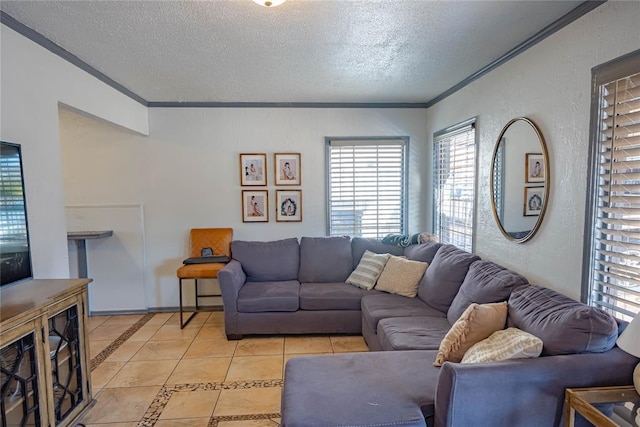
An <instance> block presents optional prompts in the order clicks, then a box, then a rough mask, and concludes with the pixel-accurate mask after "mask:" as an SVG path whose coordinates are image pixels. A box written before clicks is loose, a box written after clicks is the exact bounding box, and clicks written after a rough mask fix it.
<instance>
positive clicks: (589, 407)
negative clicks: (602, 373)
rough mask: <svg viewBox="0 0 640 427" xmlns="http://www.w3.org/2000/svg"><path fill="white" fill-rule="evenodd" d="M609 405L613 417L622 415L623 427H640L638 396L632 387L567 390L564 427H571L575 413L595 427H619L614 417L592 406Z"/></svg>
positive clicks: (639, 399) (639, 400) (639, 401)
mask: <svg viewBox="0 0 640 427" xmlns="http://www.w3.org/2000/svg"><path fill="white" fill-rule="evenodd" d="M598 403H611V404H613V405H614V417H615V416H618V417H620V415H619V413H620V411H616V408H618V409H621V412H622V413H624V414H625V415H623V417H624V418H623V419H625V418H626V419H625V421H626V424H622V425H624V426H632V427H636V426H640V395H639V394H638V392H637V391H636V389H635V388H634V387H633V386H619V387H590V388H568V389H567V390H566V391H565V399H564V425H565V427H573V426H574V424H575V416H576V412H577V413H579V414H580V415H582V416H583V417H584V418H586V419H587V420H588V421H589V422H591V423H592V424H593V425H595V426H598V427H600V426H602V427H619V426H620V425H621V424H618V423H617V422H616V420H615V419H614V417H611V416H608V415H606V414H604V413H602V412H601V411H600V410H598V409H597V408H596V407H595V406H593V404H598Z"/></svg>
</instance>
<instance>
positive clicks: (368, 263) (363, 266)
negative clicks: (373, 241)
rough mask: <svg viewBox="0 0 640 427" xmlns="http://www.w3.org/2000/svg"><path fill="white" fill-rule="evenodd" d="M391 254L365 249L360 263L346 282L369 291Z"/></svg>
mask: <svg viewBox="0 0 640 427" xmlns="http://www.w3.org/2000/svg"><path fill="white" fill-rule="evenodd" d="M390 256H391V255H390V254H375V253H373V252H371V251H365V252H364V255H362V258H361V259H360V263H358V266H357V267H356V269H355V270H353V273H351V275H349V277H348V278H347V280H346V282H347V283H349V284H351V285H353V286H357V287H359V288H362V289H366V290H368V291H369V290H371V289H373V287H374V286H375V285H376V282H377V281H378V277H380V273H382V270H383V269H384V266H385V265H386V264H387V260H388V259H389V257H390Z"/></svg>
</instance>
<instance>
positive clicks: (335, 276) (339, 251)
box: [298, 236, 353, 283]
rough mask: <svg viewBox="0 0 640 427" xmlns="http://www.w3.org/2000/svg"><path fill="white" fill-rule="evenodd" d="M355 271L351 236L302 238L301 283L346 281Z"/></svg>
mask: <svg viewBox="0 0 640 427" xmlns="http://www.w3.org/2000/svg"><path fill="white" fill-rule="evenodd" d="M351 271H353V260H352V258H351V240H350V239H349V237H346V236H340V237H303V238H302V239H300V274H299V275H298V277H299V280H300V283H318V282H323V283H329V282H344V281H345V280H347V277H349V274H351Z"/></svg>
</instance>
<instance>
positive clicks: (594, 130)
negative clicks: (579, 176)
mask: <svg viewBox="0 0 640 427" xmlns="http://www.w3.org/2000/svg"><path fill="white" fill-rule="evenodd" d="M638 60H640V49H638V50H635V51H633V52H630V53H628V54H626V55H623V56H621V57H619V58H616V59H613V60H611V61H608V62H605V63H604V64H601V65H598V66H596V67H593V68H592V69H591V111H590V123H589V160H588V161H589V163H588V175H587V197H586V207H585V226H584V234H583V236H584V242H583V251H582V287H581V295H580V299H581V301H582V302H584V303H586V304H589V305H592V306H598V305H597V304H594V302H593V301H594V300H593V298H594V295H593V294H594V293H595V292H593V290H594V289H593V288H594V280H595V278H594V276H595V266H596V263H597V262H598V260H597V259H596V257H595V255H594V254H595V251H596V245H595V241H596V238H595V236H596V233H597V229H596V228H597V219H596V215H597V210H598V206H597V205H598V202H599V200H600V196H599V194H598V193H599V192H598V189H599V173H600V167H601V165H602V163H601V162H600V160H599V158H600V152H599V149H600V138H601V129H600V123H601V117H600V115H599V113H600V91H601V88H602V87H603V86H604V85H606V84H609V83H612V82H614V81H616V80H619V79H623V78H625V77H628V76H631V75H634V74H637V73H638V72H640V70H639V69H638V66H637V64H638ZM607 311H608V312H610V313H611V314H612V315H613V316H615V317H617V318H620V316H618V315H617V314H618V313H620V314H623V315H626V314H624V313H622V312H621V311H617V310H614V309H609V310H607Z"/></svg>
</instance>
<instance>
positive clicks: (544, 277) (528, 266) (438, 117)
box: [427, 1, 640, 298]
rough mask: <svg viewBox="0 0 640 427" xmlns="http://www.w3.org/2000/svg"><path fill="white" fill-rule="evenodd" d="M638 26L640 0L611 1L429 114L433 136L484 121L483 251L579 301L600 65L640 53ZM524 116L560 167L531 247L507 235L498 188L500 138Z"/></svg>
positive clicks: (554, 168) (479, 244) (554, 169)
mask: <svg viewBox="0 0 640 427" xmlns="http://www.w3.org/2000/svg"><path fill="white" fill-rule="evenodd" d="M638 22H640V3H638V2H622V1H614V2H607V3H606V4H604V5H603V6H600V7H598V8H597V9H595V10H594V11H592V12H590V13H589V14H587V15H585V16H583V17H582V18H580V19H579V20H578V21H576V22H574V23H572V24H571V25H569V26H568V27H565V28H564V29H562V30H560V31H559V32H557V33H555V34H554V35H552V36H551V37H549V38H547V39H546V40H544V41H543V42H541V43H539V44H538V45H536V46H534V47H533V48H531V49H529V50H528V51H526V52H524V53H523V54H521V55H519V56H518V57H516V58H515V59H513V60H511V61H509V62H508V63H506V64H505V65H502V66H501V67H499V68H497V69H496V70H494V71H493V72H491V73H489V74H488V75H487V76H484V77H483V78H481V79H479V80H477V81H476V82H474V83H472V84H471V85H469V86H467V87H466V88H464V89H462V90H460V91H458V92H457V93H455V94H454V95H452V96H450V97H449V98H447V99H445V100H444V101H442V102H440V103H438V104H436V105H435V106H433V107H432V108H430V109H429V110H428V115H427V126H428V133H429V135H430V136H431V135H432V134H433V133H434V132H436V131H438V130H439V129H442V128H445V127H447V126H450V125H452V124H455V123H457V122H460V121H462V120H464V119H467V118H468V117H472V116H478V122H477V131H478V133H479V138H478V139H479V147H478V148H479V149H478V178H477V179H478V185H477V188H478V197H477V217H476V218H477V225H476V233H477V235H476V241H475V244H476V247H475V250H476V252H477V253H478V254H479V255H480V256H482V257H483V258H484V259H489V260H493V261H495V262H498V263H500V264H502V265H505V266H507V267H511V268H513V269H514V270H516V271H519V272H521V273H523V274H524V275H525V276H527V277H528V278H529V280H530V281H531V282H532V283H539V284H542V285H546V286H549V287H551V288H554V289H556V290H558V291H560V292H563V293H565V294H567V295H569V296H571V297H573V298H579V297H580V288H581V274H582V244H583V233H584V221H585V203H586V183H587V168H588V147H589V109H590V94H591V92H590V79H591V68H592V67H594V66H596V65H599V64H602V63H604V62H606V61H609V60H611V59H614V58H617V57H619V56H621V55H623V54H626V53H628V52H631V51H634V50H636V49H638V48H640V29H639V28H640V27H638ZM519 116H526V117H529V118H530V119H532V120H533V121H534V122H535V123H536V124H537V125H538V127H539V128H540V130H541V132H542V134H543V135H544V137H545V139H546V142H547V145H548V148H549V156H550V166H551V171H550V172H551V175H550V176H551V188H550V199H549V201H548V202H549V205H548V209H547V213H546V216H545V218H544V221H543V222H542V226H541V228H540V230H539V231H538V234H537V235H536V236H535V237H534V238H533V239H532V240H531V241H530V242H528V243H525V244H515V243H511V242H509V241H507V240H506V239H505V238H504V237H503V236H502V234H501V233H500V231H499V230H498V228H497V226H496V224H495V221H494V219H493V215H492V212H491V202H490V188H489V180H490V175H489V174H490V172H491V167H490V163H491V155H492V150H493V146H494V144H495V141H496V139H497V137H498V135H499V134H500V130H501V128H502V126H504V125H505V124H506V123H507V122H508V121H509V120H510V119H512V118H514V117H519ZM429 139H430V140H431V137H430V138H429ZM429 211H430V209H429V210H428V212H429Z"/></svg>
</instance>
